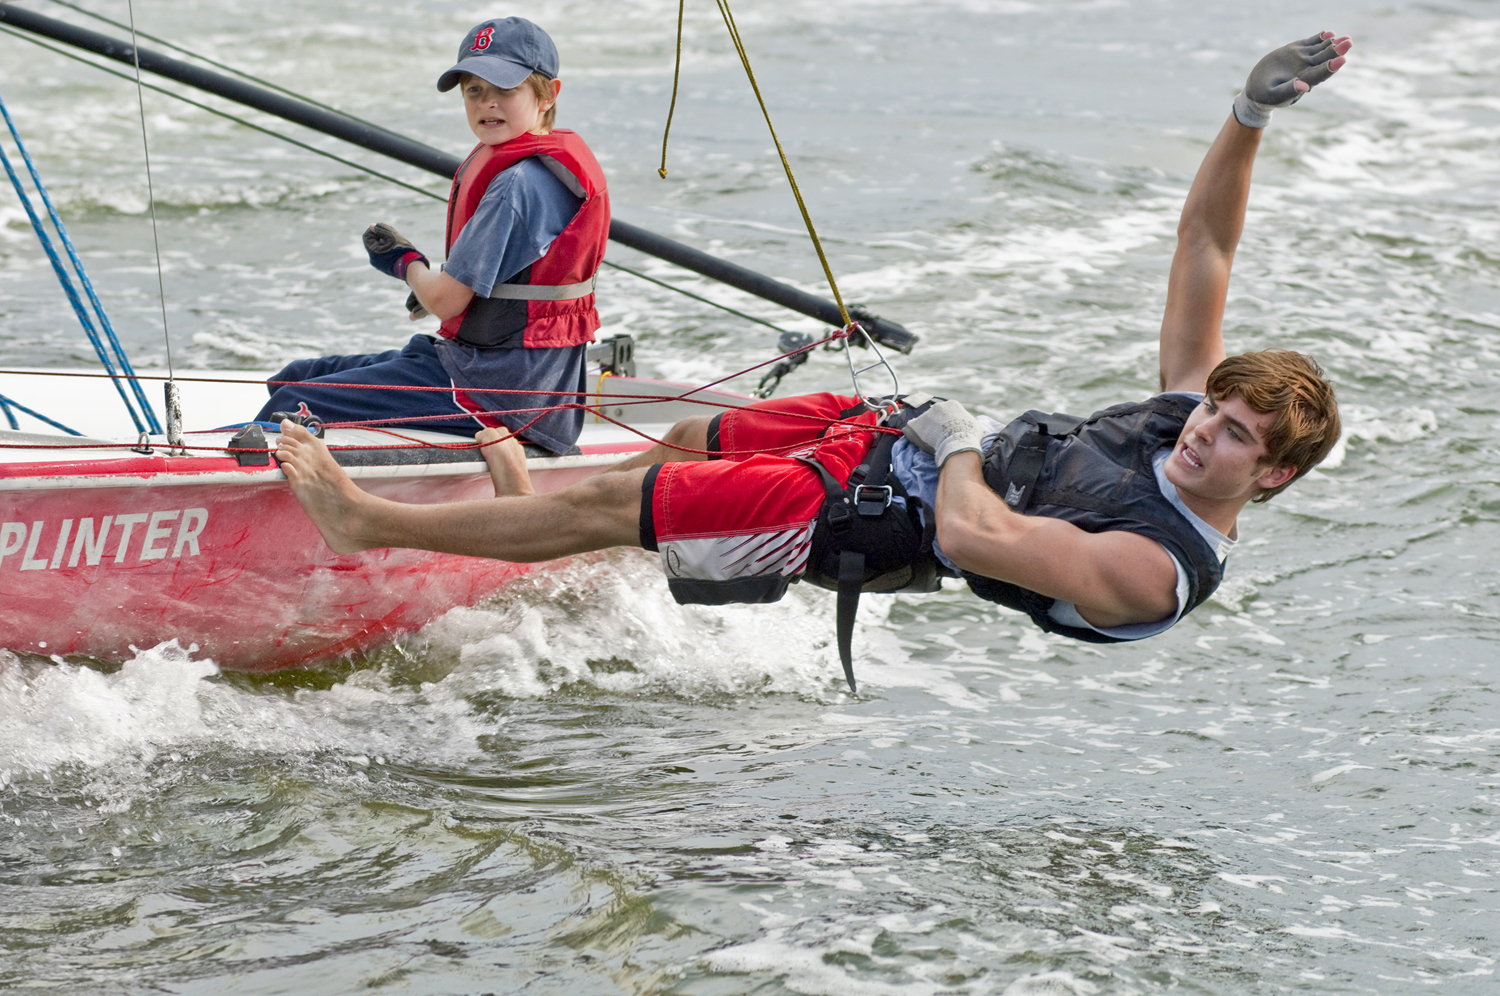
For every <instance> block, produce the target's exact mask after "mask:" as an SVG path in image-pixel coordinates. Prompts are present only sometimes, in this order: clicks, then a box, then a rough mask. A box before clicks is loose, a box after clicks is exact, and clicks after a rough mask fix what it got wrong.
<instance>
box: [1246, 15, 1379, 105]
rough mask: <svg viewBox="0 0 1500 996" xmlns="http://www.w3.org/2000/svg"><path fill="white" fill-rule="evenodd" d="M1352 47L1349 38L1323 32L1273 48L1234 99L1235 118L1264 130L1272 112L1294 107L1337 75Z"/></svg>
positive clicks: (1352, 44)
mask: <svg viewBox="0 0 1500 996" xmlns="http://www.w3.org/2000/svg"><path fill="white" fill-rule="evenodd" d="M1353 47H1354V42H1352V41H1350V40H1349V39H1348V38H1335V37H1334V36H1333V32H1332V31H1324V32H1322V33H1321V34H1316V35H1313V36H1312V37H1311V38H1304V39H1302V40H1301V41H1294V42H1292V43H1291V44H1290V45H1283V46H1281V47H1280V48H1278V49H1276V51H1274V52H1272V53H1271V54H1269V55H1267V56H1266V57H1265V58H1264V59H1261V60H1260V61H1259V62H1257V63H1256V64H1255V68H1254V69H1252V70H1250V78H1249V79H1247V80H1245V89H1243V90H1241V91H1240V95H1239V96H1238V97H1235V98H1234V119H1235V120H1236V121H1238V122H1239V123H1240V124H1242V125H1244V126H1245V127H1246V128H1264V127H1265V126H1266V125H1268V124H1270V123H1271V111H1273V110H1274V109H1276V108H1278V107H1289V106H1291V105H1292V104H1295V103H1296V102H1297V101H1299V100H1301V99H1302V95H1303V94H1304V93H1306V92H1307V91H1309V90H1311V89H1312V88H1313V87H1315V86H1317V85H1318V84H1319V83H1322V82H1323V81H1324V80H1326V79H1327V78H1328V77H1330V76H1332V75H1333V74H1334V73H1336V72H1338V71H1339V69H1340V67H1342V66H1343V65H1344V61H1345V60H1344V53H1345V52H1347V51H1349V49H1351V48H1353Z"/></svg>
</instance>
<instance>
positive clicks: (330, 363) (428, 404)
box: [255, 335, 503, 436]
mask: <svg viewBox="0 0 1500 996" xmlns="http://www.w3.org/2000/svg"><path fill="white" fill-rule="evenodd" d="M271 379H272V380H295V381H317V383H313V384H296V385H288V386H286V387H276V386H274V385H267V387H268V388H269V389H270V391H271V400H270V401H268V402H266V406H265V407H264V408H262V409H261V410H260V414H259V415H257V416H255V418H256V420H257V421H261V422H267V421H271V420H272V419H271V413H272V412H295V411H296V410H297V404H298V403H299V402H302V403H305V404H306V405H307V407H308V410H310V411H311V412H312V413H313V414H314V415H316V416H318V418H320V419H322V420H323V421H324V422H372V423H376V424H379V425H389V426H394V427H405V428H408V429H436V430H437V431H439V432H451V433H455V434H457V435H461V436H473V435H474V433H476V432H478V431H479V430H480V429H482V428H484V427H486V426H498V425H502V424H503V423H502V422H501V421H500V420H499V419H498V418H497V417H495V416H494V415H492V414H490V413H488V412H484V411H482V410H479V409H478V408H477V406H475V408H473V409H466V408H465V407H463V406H462V405H461V404H460V403H459V400H458V399H457V398H456V397H455V394H456V393H460V392H455V390H454V387H453V379H452V378H451V377H449V376H448V372H447V371H446V370H444V369H443V363H442V361H441V360H439V359H438V355H437V347H435V346H434V345H433V342H432V339H431V337H429V336H425V335H414V336H412V337H411V341H410V342H408V343H407V344H406V346H405V347H403V348H401V349H390V350H387V351H385V352H384V353H364V354H361V355H356V356H320V357H317V358H315V359H310V360H294V361H292V362H291V363H289V364H287V365H286V367H285V368H284V369H283V370H282V371H281V372H280V373H278V374H277V375H276V376H275V377H272V378H271ZM335 384H372V385H382V386H384V385H394V386H405V387H435V388H442V390H439V391H377V390H365V391H361V390H359V389H358V388H355V387H335V386H332V385H335ZM325 385H329V386H325ZM471 404H472V402H471ZM423 416H444V417H442V418H431V417H426V418H424V417H423ZM412 419H417V420H418V421H412Z"/></svg>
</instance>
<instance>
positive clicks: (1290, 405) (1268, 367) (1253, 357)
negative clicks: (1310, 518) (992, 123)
mask: <svg viewBox="0 0 1500 996" xmlns="http://www.w3.org/2000/svg"><path fill="white" fill-rule="evenodd" d="M1208 396H1209V397H1211V398H1213V399H1215V400H1217V401H1222V400H1223V399H1225V398H1234V397H1237V398H1239V399H1240V400H1242V401H1244V402H1245V404H1247V405H1249V406H1250V408H1251V410H1252V411H1255V412H1258V413H1260V414H1262V415H1270V414H1274V415H1275V416H1276V419H1275V421H1273V422H1272V423H1271V426H1270V428H1269V429H1267V430H1266V433H1265V445H1266V456H1265V458H1264V461H1263V462H1264V463H1265V464H1266V465H1267V466H1270V467H1286V466H1292V467H1296V468H1297V472H1296V473H1295V474H1293V475H1292V477H1291V479H1290V480H1288V481H1287V482H1286V483H1285V484H1282V485H1280V486H1279V487H1275V488H1268V489H1265V490H1263V491H1258V492H1256V494H1255V497H1254V498H1253V499H1252V500H1253V501H1256V502H1264V501H1270V500H1271V498H1273V497H1274V496H1276V495H1278V494H1280V493H1281V492H1282V491H1285V490H1286V489H1287V488H1289V487H1291V485H1292V482H1293V481H1296V480H1297V478H1299V477H1301V476H1302V475H1303V474H1306V473H1307V472H1308V471H1309V470H1312V469H1313V468H1314V467H1316V466H1317V465H1318V464H1320V463H1322V462H1323V458H1324V457H1326V456H1328V451H1329V450H1331V449H1333V446H1334V444H1335V443H1337V442H1338V441H1339V433H1340V431H1341V430H1340V426H1339V405H1338V401H1337V400H1336V399H1335V398H1334V396H1333V385H1332V384H1330V383H1328V379H1327V376H1326V375H1325V374H1324V373H1323V368H1322V367H1320V366H1318V364H1317V362H1316V361H1314V360H1313V359H1312V357H1310V356H1303V355H1302V354H1301V353H1296V352H1293V351H1292V350H1290V349H1267V350H1262V351H1261V352H1258V353H1242V354H1240V355H1239V356H1231V357H1229V358H1227V359H1226V360H1224V361H1223V362H1222V363H1220V364H1219V365H1218V366H1216V367H1214V369H1213V372H1212V373H1210V374H1209V375H1208Z"/></svg>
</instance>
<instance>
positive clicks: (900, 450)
mask: <svg viewBox="0 0 1500 996" xmlns="http://www.w3.org/2000/svg"><path fill="white" fill-rule="evenodd" d="M1177 393H1180V394H1181V395H1182V396H1183V397H1187V398H1191V399H1192V400H1193V402H1194V403H1195V404H1196V403H1199V402H1201V401H1202V400H1203V395H1201V394H1198V393H1195V392H1190V391H1182V392H1177ZM976 421H978V423H979V428H980V430H981V431H982V432H983V433H984V441H983V447H984V449H985V450H988V449H989V448H990V445H991V444H992V443H994V441H995V437H996V436H998V435H999V434H1000V430H1001V429H1003V428H1004V426H1002V425H1001V424H1000V423H999V422H996V421H995V420H994V419H992V418H986V417H985V416H983V415H980V416H978V417H977V419H976ZM1171 455H1172V450H1171V448H1170V447H1163V448H1162V449H1161V450H1159V451H1158V452H1157V453H1156V455H1155V457H1154V458H1153V459H1152V467H1153V469H1154V470H1155V471H1156V485H1157V487H1158V488H1160V489H1161V493H1162V495H1163V496H1164V497H1165V498H1166V499H1167V500H1168V501H1169V502H1171V503H1172V507H1173V508H1175V509H1177V511H1178V512H1180V513H1182V515H1183V517H1185V518H1186V519H1187V520H1188V522H1190V523H1192V525H1193V528H1194V529H1196V530H1197V531H1198V533H1199V535H1201V536H1202V537H1203V538H1204V539H1205V540H1206V541H1207V542H1208V545H1209V546H1210V547H1212V548H1213V549H1214V552H1215V553H1216V554H1217V555H1218V558H1219V562H1220V563H1223V562H1224V560H1225V559H1226V558H1227V557H1228V556H1229V552H1230V551H1231V550H1233V549H1234V546H1235V544H1236V543H1237V542H1238V538H1236V539H1230V538H1229V537H1227V536H1225V535H1224V534H1223V533H1221V532H1219V531H1218V530H1217V529H1215V528H1214V527H1213V526H1211V525H1209V524H1208V523H1207V522H1204V521H1203V520H1202V519H1201V518H1199V517H1198V516H1197V515H1196V514H1195V513H1194V512H1193V511H1192V510H1191V509H1189V508H1188V507H1187V506H1186V505H1185V504H1183V502H1182V499H1181V498H1179V497H1178V495H1177V489H1176V488H1175V487H1174V486H1173V485H1172V482H1171V481H1169V480H1167V478H1166V472H1165V468H1166V464H1167V457H1169V456H1171ZM891 472H892V473H893V474H895V475H896V479H897V480H898V481H900V482H901V486H902V487H904V488H905V489H906V492H907V494H909V495H911V496H913V497H915V498H920V499H922V510H921V514H922V517H923V521H924V522H925V521H926V518H927V516H928V515H930V514H932V509H935V508H936V507H937V486H938V466H937V461H935V460H933V458H932V455H931V454H928V453H923V452H922V451H921V450H920V449H918V448H917V447H916V446H915V445H914V444H913V443H912V442H910V441H909V440H906V439H900V440H897V441H896V445H895V446H894V447H893V448H892V450H891ZM1163 549H1166V548H1165V547H1163ZM932 552H933V553H934V554H936V555H937V558H938V560H939V561H941V562H942V564H943V565H944V566H945V567H947V568H949V569H950V570H953V571H955V572H957V570H958V567H957V565H955V564H954V563H953V562H952V561H951V560H949V559H948V558H947V557H946V556H945V555H944V554H943V551H942V550H941V549H940V548H939V547H938V544H937V541H936V540H934V541H933V544H932ZM1167 556H1168V557H1172V553H1171V551H1170V550H1168V551H1167ZM1172 565H1173V566H1174V567H1176V568H1177V611H1176V612H1174V613H1173V614H1172V615H1170V616H1168V617H1167V618H1165V619H1161V620H1158V621H1156V622H1151V623H1136V624H1132V625H1129V626H1095V625H1093V624H1092V623H1090V622H1088V621H1087V620H1086V619H1084V618H1083V616H1081V615H1079V614H1078V607H1077V606H1075V605H1074V604H1073V603H1072V602H1063V601H1057V602H1054V603H1053V604H1052V608H1051V609H1050V610H1049V611H1048V613H1047V615H1048V616H1049V617H1050V618H1051V619H1052V621H1053V622H1057V623H1061V624H1063V625H1066V626H1077V627H1080V628H1083V629H1091V630H1094V631H1095V632H1097V633H1103V634H1104V635H1105V636H1112V637H1114V638H1115V639H1118V640H1143V639H1145V638H1146V637H1148V636H1155V635H1156V634H1158V633H1162V632H1165V631H1166V630H1168V629H1171V628H1172V626H1173V625H1174V624H1175V623H1176V622H1177V620H1178V619H1180V618H1182V611H1183V609H1185V608H1186V607H1187V597H1188V579H1187V571H1186V570H1184V569H1183V566H1182V565H1181V564H1180V563H1178V562H1177V558H1176V557H1172Z"/></svg>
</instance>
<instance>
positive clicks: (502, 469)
mask: <svg viewBox="0 0 1500 996" xmlns="http://www.w3.org/2000/svg"><path fill="white" fill-rule="evenodd" d="M474 440H475V441H476V442H477V443H479V452H480V454H481V455H482V456H483V457H484V462H485V464H486V465H487V466H488V467H489V468H490V480H491V481H492V482H494V485H495V497H496V498H515V497H519V496H521V495H534V494H536V490H535V489H534V488H532V486H531V472H530V471H529V470H527V469H526V451H525V450H524V449H522V448H521V443H520V440H518V439H516V437H515V436H514V435H512V434H511V432H510V430H508V429H499V428H493V427H492V428H488V429H481V430H479V431H478V432H476V433H475V434H474Z"/></svg>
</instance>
